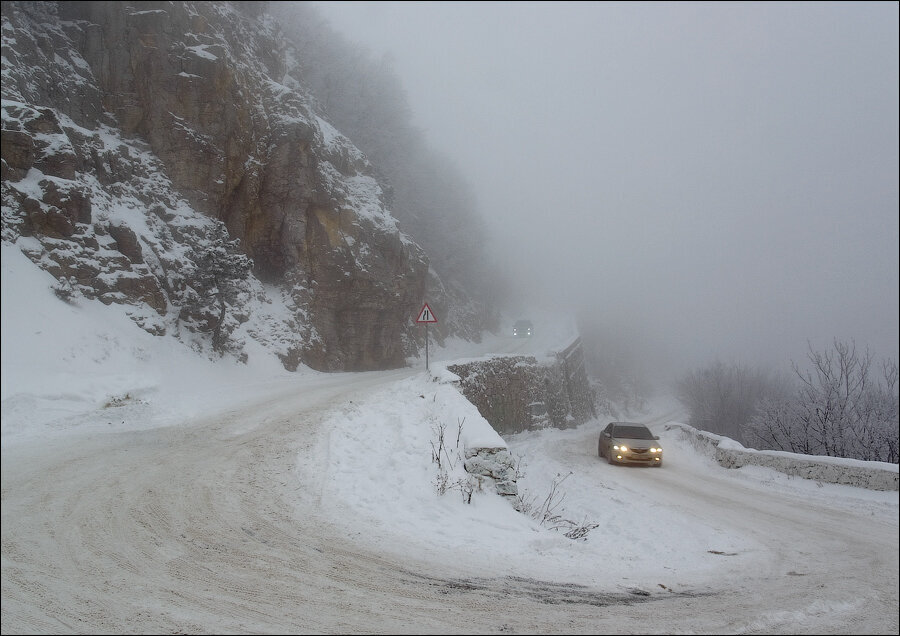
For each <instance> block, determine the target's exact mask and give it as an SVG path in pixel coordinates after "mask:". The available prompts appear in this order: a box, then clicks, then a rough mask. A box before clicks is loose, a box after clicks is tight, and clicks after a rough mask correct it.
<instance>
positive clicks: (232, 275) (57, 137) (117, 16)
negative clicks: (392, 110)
mask: <svg viewBox="0 0 900 636" xmlns="http://www.w3.org/2000/svg"><path fill="white" fill-rule="evenodd" d="M264 8H265V3H227V2H212V3H210V2H196V3H194V2H184V3H182V2H176V3H169V2H138V3H127V4H126V3H119V2H85V3H55V2H47V3H27V2H22V3H20V2H9V3H4V4H3V27H2V29H3V31H2V33H3V69H2V72H3V102H2V111H3V112H2V164H0V165H2V175H0V176H2V201H3V226H2V240H3V242H4V245H15V246H16V247H17V248H18V249H20V250H21V251H22V252H23V253H24V254H25V255H26V256H27V257H28V258H30V259H31V260H32V261H33V262H34V263H36V264H38V265H39V266H40V267H41V268H42V269H44V270H46V271H47V272H49V273H50V274H52V275H53V277H54V278H55V279H56V281H57V282H56V284H55V285H54V288H55V290H56V292H57V295H58V296H59V297H60V298H61V299H63V300H66V301H70V302H71V301H77V299H78V298H80V297H84V298H88V299H99V300H101V301H102V302H104V303H106V304H113V303H116V304H122V305H124V306H125V307H126V308H127V313H128V315H129V316H130V317H131V319H132V320H134V321H135V322H136V323H137V324H138V325H140V326H141V327H142V328H143V329H144V330H146V331H147V332H148V333H151V334H153V335H156V336H170V337H174V338H176V339H178V340H179V341H181V342H182V343H184V344H185V345H187V346H189V347H191V348H193V349H195V350H197V351H200V352H203V353H204V354H206V355H210V356H213V357H216V356H220V355H230V356H235V357H237V358H238V359H245V358H246V356H247V355H249V353H248V347H247V344H248V343H249V342H250V341H251V340H252V341H254V342H255V343H258V344H259V345H261V346H262V347H263V348H264V349H265V351H267V352H271V354H274V355H276V356H277V357H278V358H279V359H280V360H281V363H282V364H283V365H284V367H285V368H287V369H290V370H293V369H296V368H297V367H298V365H301V364H303V365H307V366H310V367H312V368H315V369H321V370H365V369H380V368H390V367H397V366H402V365H404V364H405V361H406V359H407V358H408V357H410V356H415V355H417V354H418V350H419V348H420V347H421V346H422V345H423V342H422V335H421V330H420V329H417V328H416V325H415V324H414V319H415V316H416V313H417V312H418V309H419V308H420V307H421V305H422V302H423V300H424V299H425V298H426V297H427V298H428V301H429V303H430V304H431V306H432V307H434V308H435V310H436V311H441V313H442V315H444V316H448V320H446V321H445V322H444V323H443V324H442V325H441V329H440V330H439V331H438V333H437V335H438V337H439V338H445V337H448V336H453V335H460V336H463V337H466V338H469V339H472V338H474V339H478V338H479V337H480V334H481V333H482V331H483V330H484V329H485V328H488V327H490V326H491V325H490V321H489V320H486V319H485V316H487V315H489V314H490V312H488V311H486V310H485V309H484V308H483V307H481V306H479V304H478V301H476V300H474V299H473V298H472V297H468V296H467V295H466V292H465V289H464V287H461V286H460V282H459V281H454V279H453V277H452V276H448V278H447V279H446V280H444V279H443V278H442V277H441V272H440V271H438V270H437V269H436V268H435V267H434V265H433V264H432V263H431V262H430V258H429V255H428V254H427V253H426V252H425V250H423V248H422V247H420V245H419V243H418V242H417V241H416V240H415V238H414V237H411V236H410V235H409V234H407V233H406V232H405V231H404V229H403V227H401V226H400V225H399V224H398V222H397V219H396V217H395V216H394V214H393V213H392V211H391V209H390V207H389V204H388V199H389V198H390V197H388V196H387V195H386V194H385V189H384V187H385V186H386V185H388V184H387V183H386V182H385V180H384V178H383V177H382V176H380V175H379V171H378V170H377V167H376V166H374V165H373V164H372V163H371V162H370V161H369V159H368V158H367V156H366V155H365V154H364V153H363V152H362V151H360V150H359V149H358V148H357V147H356V146H355V145H354V143H353V142H352V141H351V140H350V139H349V138H347V137H346V136H345V135H343V134H342V133H341V132H340V131H339V130H338V129H336V128H335V127H334V125H332V123H331V122H330V121H328V118H327V117H326V116H325V115H324V113H322V112H321V110H320V107H319V106H318V103H319V102H318V101H317V99H316V98H315V96H314V95H313V94H312V93H311V92H310V90H309V88H308V87H307V86H305V85H304V83H303V81H302V76H303V71H302V60H301V59H300V57H299V55H298V53H297V49H296V47H294V46H293V45H292V43H291V41H290V40H289V39H287V38H286V37H285V35H284V33H283V32H282V31H281V29H280V28H279V25H278V21H277V20H276V19H274V18H273V17H272V16H270V15H268V14H267V13H265V12H264V10H263V9H264ZM426 203H427V202H426ZM447 290H453V291H452V294H453V299H452V303H453V305H454V307H455V311H454V313H453V315H452V316H450V315H449V314H448V312H446V311H445V310H446V308H447V307H448V306H449V305H450V304H451V303H450V300H449V298H450V295H449V292H448V291H447ZM251 300H253V301H254V302H251ZM256 301H261V302H256ZM259 307H263V309H261V310H260V309H259ZM467 307H469V309H466V308H467ZM251 309H252V310H251Z"/></svg>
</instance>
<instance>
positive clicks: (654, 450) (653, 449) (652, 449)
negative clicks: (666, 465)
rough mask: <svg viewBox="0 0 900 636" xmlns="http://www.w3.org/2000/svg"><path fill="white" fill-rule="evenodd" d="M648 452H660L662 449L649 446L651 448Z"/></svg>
mask: <svg viewBox="0 0 900 636" xmlns="http://www.w3.org/2000/svg"><path fill="white" fill-rule="evenodd" d="M650 452H651V453H661V452H662V449H661V448H651V449H650Z"/></svg>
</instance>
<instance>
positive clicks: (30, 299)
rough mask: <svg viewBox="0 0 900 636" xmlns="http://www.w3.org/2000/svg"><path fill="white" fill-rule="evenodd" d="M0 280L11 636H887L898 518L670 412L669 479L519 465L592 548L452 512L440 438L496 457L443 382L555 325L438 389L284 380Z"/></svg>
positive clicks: (540, 528) (580, 447) (663, 419)
mask: <svg viewBox="0 0 900 636" xmlns="http://www.w3.org/2000/svg"><path fill="white" fill-rule="evenodd" d="M2 257H3V260H2V470H3V487H2V489H3V520H2V533H3V537H2V538H3V554H2V566H3V575H2V628H3V633H23V632H33V633H59V632H61V631H62V632H71V633H88V632H97V631H102V632H142V633H158V632H163V631H167V632H172V631H175V632H184V633H297V632H304V633H376V632H379V633H382V632H383V633H425V632H429V633H438V632H444V633H461V632H470V633H471V632H476V633H485V632H519V633H535V632H540V633H548V632H559V633H567V632H568V633H777V632H783V633H897V631H898V610H897V602H898V578H897V573H898V508H900V506H898V493H897V492H895V491H894V492H880V491H870V490H865V489H860V488H853V487H849V486H839V485H834V484H823V483H817V482H812V481H806V480H802V479H798V478H791V477H788V476H786V475H783V474H780V473H777V472H774V471H772V470H769V469H763V468H758V467H746V468H742V469H739V470H725V469H723V468H721V467H720V466H718V465H717V464H715V463H714V462H713V461H711V460H709V459H707V458H706V457H704V456H703V455H701V454H699V453H697V451H696V450H695V449H694V448H693V447H691V446H690V445H689V444H687V443H685V442H683V441H682V440H681V437H680V436H678V435H676V434H675V432H674V431H670V430H668V429H667V428H666V426H665V424H666V423H667V422H668V421H670V420H673V419H678V411H677V407H675V406H674V405H673V404H670V403H664V402H660V403H659V404H657V405H656V406H655V408H654V409H652V411H651V412H649V413H644V414H635V415H634V417H635V418H636V419H637V418H640V419H641V421H645V422H647V423H648V425H649V426H651V428H653V429H654V430H655V431H656V432H657V434H659V435H660V436H661V438H662V439H661V441H662V444H663V447H664V448H665V455H666V460H665V462H666V463H665V466H663V467H662V468H660V469H645V468H640V467H637V468H635V467H618V466H610V465H608V464H607V463H606V462H605V461H601V460H600V459H599V458H598V457H597V436H598V434H599V432H600V430H601V429H602V427H603V426H605V424H606V420H601V421H593V422H590V423H588V424H585V425H583V426H581V427H579V428H576V429H571V430H566V431H559V430H544V431H540V432H530V433H522V434H519V435H515V436H512V437H509V438H507V439H506V440H505V443H506V444H507V446H508V447H509V449H510V451H511V453H512V454H513V456H514V457H516V458H518V459H519V460H520V464H519V465H520V470H521V473H522V474H521V476H520V479H519V487H520V494H521V495H522V497H523V500H524V501H525V502H526V503H528V504H530V505H531V506H532V508H534V509H537V508H540V507H541V506H542V505H544V504H549V505H550V506H551V509H552V512H553V513H554V515H556V516H558V517H559V518H561V519H565V520H569V521H572V522H574V523H576V524H579V525H582V526H584V527H586V528H592V529H590V531H589V532H588V533H587V535H586V536H585V537H584V538H583V539H581V540H573V539H569V538H566V537H565V536H564V535H563V533H562V532H560V531H557V530H554V529H552V528H550V527H549V525H550V524H547V523H545V524H541V523H539V522H538V521H537V520H535V519H534V518H532V517H531V516H529V515H527V514H523V513H521V512H516V511H515V510H514V509H513V507H512V506H511V505H510V504H509V502H507V501H505V500H502V499H501V498H500V497H499V496H497V495H495V494H492V493H489V492H481V493H479V492H476V493H474V495H473V497H472V499H471V503H466V502H465V501H464V500H463V496H462V493H461V492H460V491H459V490H458V489H454V488H450V489H449V490H448V491H447V492H446V493H445V494H444V495H442V496H439V495H438V494H437V492H436V487H435V480H436V476H437V469H436V465H435V464H434V463H433V461H432V449H433V446H434V444H436V442H437V431H438V430H439V429H440V427H441V426H444V427H445V440H446V442H447V445H448V446H449V447H450V450H451V451H453V450H455V449H456V447H457V436H458V437H459V441H460V444H459V445H460V447H462V446H465V445H467V444H469V445H480V444H491V443H495V442H496V443H503V440H500V439H499V436H497V434H496V433H495V432H494V431H493V430H492V429H491V428H490V426H489V425H487V423H486V422H485V421H484V420H483V419H482V418H481V417H480V415H479V414H478V412H477V410H475V409H474V407H472V406H471V405H470V404H469V403H467V402H466V401H465V400H464V399H462V397H461V395H460V394H459V393H458V391H457V390H456V389H455V388H454V387H453V385H452V384H450V383H448V382H447V380H448V376H449V374H447V373H446V370H445V364H446V363H448V362H450V361H453V360H457V359H460V358H469V357H475V356H481V355H486V354H492V353H499V354H503V353H531V354H536V355H542V354H543V353H546V351H547V349H548V348H550V347H552V346H553V345H554V344H555V343H559V344H560V345H564V344H566V343H565V339H566V337H568V335H570V333H569V332H568V327H566V326H563V327H559V328H557V327H556V326H555V325H550V324H549V323H545V324H543V325H542V324H541V320H540V318H539V317H534V316H530V317H531V318H534V319H535V323H536V325H537V326H538V333H539V335H540V337H539V338H536V339H534V340H527V339H513V338H511V337H509V336H507V335H505V334H501V335H498V336H496V337H493V338H490V339H488V340H486V341H485V342H483V343H480V344H477V345H475V344H472V343H462V342H453V343H448V346H447V347H445V348H439V347H432V349H431V359H430V367H431V369H430V372H426V371H425V368H424V366H425V364H424V360H411V361H410V366H409V367H408V368H405V369H398V370H393V371H386V372H374V373H347V374H325V373H318V372H315V371H311V370H308V369H301V370H300V371H298V372H296V373H288V372H286V371H284V370H283V369H282V368H281V365H280V364H279V363H278V361H277V360H276V359H275V358H274V356H271V355H268V354H266V353H265V352H264V351H262V350H261V349H260V350H254V349H252V345H251V348H250V349H249V354H250V357H249V361H248V363H247V364H238V363H235V362H231V361H227V360H225V361H219V362H217V363H213V362H210V361H207V360H205V359H204V358H202V357H201V356H199V355H197V354H195V353H193V352H191V351H189V350H187V349H186V348H185V347H184V346H183V345H181V344H179V343H178V342H176V341H175V340H173V339H171V338H159V337H153V336H150V335H149V334H146V333H145V332H143V331H141V330H140V329H138V328H137V327H136V326H135V325H134V323H133V322H132V321H131V320H130V319H128V318H127V317H126V316H125V315H124V314H123V310H122V308H121V307H115V306H112V307H107V306H104V305H102V304H100V303H98V302H88V301H83V300H82V301H79V302H78V304H77V305H68V304H65V303H63V302H62V301H60V300H59V299H57V298H56V297H55V296H54V295H53V293H52V292H51V291H50V285H51V284H52V282H53V281H52V278H50V277H49V276H48V275H47V274H45V273H42V272H41V271H39V270H38V269H37V268H35V267H34V266H33V265H32V264H31V263H30V261H28V260H27V259H26V258H25V257H24V256H22V255H21V253H20V252H19V251H18V249H17V248H15V247H12V246H8V245H6V244H4V245H3V248H2ZM417 309H418V308H413V309H412V311H413V312H415V311H416V310H417ZM542 327H543V328H542ZM555 329H558V330H555ZM548 332H549V333H548ZM460 424H461V426H460ZM447 462H448V463H449V464H450V475H451V477H453V478H456V477H462V476H463V473H462V472H461V471H462V468H461V461H458V460H457V459H456V458H455V457H454V456H453V455H452V452H451V454H450V456H449V457H448V458H447ZM445 465H447V463H445ZM554 487H555V488H556V489H555V490H553V489H554Z"/></svg>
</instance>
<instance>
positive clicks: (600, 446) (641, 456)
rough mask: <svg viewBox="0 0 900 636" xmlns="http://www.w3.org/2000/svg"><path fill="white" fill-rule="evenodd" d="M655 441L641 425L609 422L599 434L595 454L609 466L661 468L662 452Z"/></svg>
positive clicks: (655, 438)
mask: <svg viewBox="0 0 900 636" xmlns="http://www.w3.org/2000/svg"><path fill="white" fill-rule="evenodd" d="M657 440H659V437H657V436H656V435H654V434H653V433H651V432H650V429H649V428H647V427H646V426H644V425H643V424H634V423H632V422H610V423H609V425H608V426H607V427H606V428H605V429H603V432H602V433H600V441H599V442H598V443H597V454H598V455H600V457H606V459H607V460H608V461H609V463H610V464H644V465H645V466H662V461H663V460H662V454H663V450H662V447H660V445H659V442H658V441H657Z"/></svg>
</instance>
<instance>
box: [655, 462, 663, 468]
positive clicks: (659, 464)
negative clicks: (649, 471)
mask: <svg viewBox="0 0 900 636" xmlns="http://www.w3.org/2000/svg"><path fill="white" fill-rule="evenodd" d="M661 466H662V461H660V462H659V463H658V464H653V467H654V468H659V467H661Z"/></svg>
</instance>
